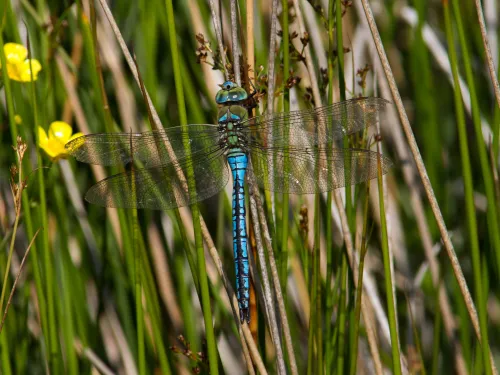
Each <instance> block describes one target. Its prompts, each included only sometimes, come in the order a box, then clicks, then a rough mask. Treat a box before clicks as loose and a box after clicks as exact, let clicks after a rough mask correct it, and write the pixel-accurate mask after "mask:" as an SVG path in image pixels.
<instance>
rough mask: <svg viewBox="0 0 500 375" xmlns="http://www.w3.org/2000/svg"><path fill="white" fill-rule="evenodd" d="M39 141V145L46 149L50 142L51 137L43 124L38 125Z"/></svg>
mask: <svg viewBox="0 0 500 375" xmlns="http://www.w3.org/2000/svg"><path fill="white" fill-rule="evenodd" d="M38 142H39V143H38V144H39V146H40V147H41V148H43V149H45V147H47V144H48V143H49V137H47V133H46V132H45V130H44V129H43V128H42V127H41V126H39V127H38Z"/></svg>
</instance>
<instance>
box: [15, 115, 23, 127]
mask: <svg viewBox="0 0 500 375" xmlns="http://www.w3.org/2000/svg"><path fill="white" fill-rule="evenodd" d="M14 121H15V122H16V125H21V124H22V123H23V118H22V117H21V116H20V115H15V116H14Z"/></svg>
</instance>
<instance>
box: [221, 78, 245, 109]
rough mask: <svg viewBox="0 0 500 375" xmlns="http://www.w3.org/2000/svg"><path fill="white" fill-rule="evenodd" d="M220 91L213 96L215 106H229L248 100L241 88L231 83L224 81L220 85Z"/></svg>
mask: <svg viewBox="0 0 500 375" xmlns="http://www.w3.org/2000/svg"><path fill="white" fill-rule="evenodd" d="M220 88H221V89H220V90H219V91H218V92H217V95H215V101H216V102H217V104H230V103H235V102H240V101H242V100H245V99H246V98H248V94H247V92H246V91H245V89H244V88H243V87H240V86H238V85H237V84H236V83H234V82H232V81H226V82H224V83H223V84H222V85H220Z"/></svg>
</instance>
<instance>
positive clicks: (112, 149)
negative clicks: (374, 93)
mask: <svg viewBox="0 0 500 375" xmlns="http://www.w3.org/2000/svg"><path fill="white" fill-rule="evenodd" d="M220 87H221V88H220V90H219V91H218V92H217V94H216V97H215V101H216V103H217V104H218V106H219V111H218V123H217V124H190V125H185V126H179V127H170V128H165V129H161V130H153V131H148V132H143V133H102V134H89V135H84V136H81V137H78V138H76V139H74V140H72V141H70V142H68V143H67V144H66V146H65V147H66V150H67V152H68V153H69V154H71V155H73V156H74V157H75V158H76V159H77V160H79V161H81V162H85V163H90V164H100V165H105V166H111V165H125V166H127V165H131V166H132V167H131V168H128V169H127V170H126V171H125V172H122V173H119V174H116V175H113V176H110V177H108V178H106V179H104V180H102V181H99V182H98V183H96V184H95V185H94V186H92V187H91V188H90V190H89V191H88V192H87V194H86V196H85V198H86V200H87V201H89V202H90V203H94V204H97V205H100V206H104V207H117V208H138V209H154V210H169V209H173V208H176V207H182V206H189V205H192V204H194V203H196V202H199V201H202V200H204V199H207V198H209V197H211V196H213V195H215V194H217V193H218V192H220V191H221V190H223V189H224V187H225V185H226V184H227V183H228V181H229V179H230V176H231V175H232V180H233V190H232V221H233V226H232V229H233V252H234V261H235V270H236V292H237V297H238V307H239V310H240V320H241V323H243V322H244V321H246V322H247V323H249V322H250V309H249V298H250V297H249V290H250V280H249V277H250V274H249V259H248V239H247V237H248V236H247V227H246V209H245V176H246V172H247V169H248V166H249V164H251V166H252V170H253V175H254V176H255V181H256V182H257V183H258V185H259V186H260V187H262V188H263V189H266V190H270V191H274V192H282V193H292V194H313V193H321V192H328V191H331V190H333V189H337V188H341V187H345V186H346V185H354V184H358V183H361V182H364V181H368V180H370V179H373V178H376V177H377V174H378V165H380V168H381V171H382V173H384V174H385V173H387V172H388V170H389V168H390V167H391V165H392V162H391V161H390V159H388V158H386V157H383V156H381V155H379V154H378V153H377V152H374V151H370V150H367V149H357V148H348V147H342V146H341V145H339V144H340V143H341V141H342V140H343V139H345V137H346V136H349V135H351V134H354V133H356V132H360V131H361V130H363V129H365V128H366V127H368V126H370V125H373V124H374V123H376V121H378V117H379V113H380V112H381V111H382V110H383V109H384V107H385V106H386V105H387V104H388V103H389V102H388V101H386V100H385V99H382V98H376V97H364V98H355V99H350V100H346V101H342V102H339V103H335V104H332V105H328V106H324V107H320V108H316V109H308V110H300V111H293V112H287V113H274V114H267V115H261V116H256V117H251V118H249V116H248V105H247V103H248V102H249V99H251V97H252V96H253V95H254V94H255V93H251V94H248V93H247V91H246V90H245V89H244V88H243V87H240V86H238V85H237V84H236V83H234V82H232V81H227V82H225V83H223V84H222V85H221V86H220ZM378 163H379V164H378Z"/></svg>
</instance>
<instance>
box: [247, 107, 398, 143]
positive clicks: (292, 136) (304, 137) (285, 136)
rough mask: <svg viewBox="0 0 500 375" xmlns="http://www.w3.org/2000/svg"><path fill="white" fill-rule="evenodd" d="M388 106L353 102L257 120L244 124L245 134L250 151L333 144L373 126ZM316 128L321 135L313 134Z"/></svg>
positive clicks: (276, 114)
mask: <svg viewBox="0 0 500 375" xmlns="http://www.w3.org/2000/svg"><path fill="white" fill-rule="evenodd" d="M388 103H390V102H388V101H387V100H385V99H382V98H374V97H370V98H356V99H350V100H347V101H343V102H339V103H335V104H332V105H329V106H324V107H320V108H315V109H312V110H302V111H294V112H288V113H273V114H270V115H263V116H257V117H253V118H251V119H248V120H247V121H246V122H244V125H246V126H245V130H244V131H246V132H247V139H249V140H250V141H249V143H250V146H253V147H259V146H260V147H267V146H268V145H270V146H272V147H287V146H296V147H308V146H310V145H319V144H334V143H335V142H336V141H338V140H340V139H342V138H343V137H344V136H345V135H349V134H353V133H356V132H358V131H360V130H362V129H364V128H366V127H368V126H371V125H373V124H375V122H376V121H377V117H378V114H379V113H380V112H381V111H382V110H383V109H384V107H385V106H386V105H387V104H388ZM319 125H321V127H322V128H323V129H324V132H320V133H319V134H315V133H316V129H317V128H318V127H319Z"/></svg>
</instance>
